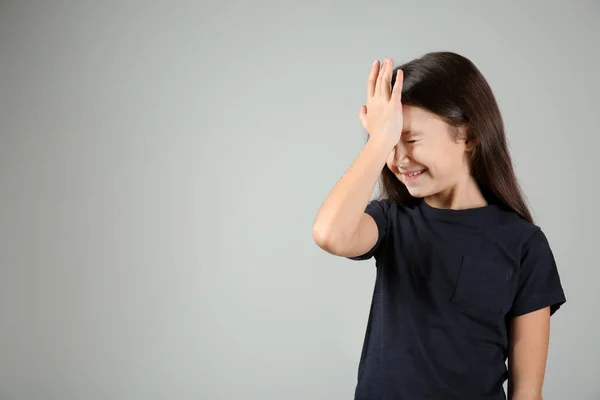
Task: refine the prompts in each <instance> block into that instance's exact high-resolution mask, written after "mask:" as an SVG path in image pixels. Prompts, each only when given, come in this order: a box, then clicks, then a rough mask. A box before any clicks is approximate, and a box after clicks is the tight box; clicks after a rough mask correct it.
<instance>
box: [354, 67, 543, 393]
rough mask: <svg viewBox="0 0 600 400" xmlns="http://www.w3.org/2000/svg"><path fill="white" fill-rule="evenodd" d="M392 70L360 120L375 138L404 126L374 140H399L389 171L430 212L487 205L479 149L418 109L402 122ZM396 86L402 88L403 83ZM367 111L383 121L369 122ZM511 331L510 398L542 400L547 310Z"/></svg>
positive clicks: (375, 87)
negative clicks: (478, 174) (473, 156)
mask: <svg viewBox="0 0 600 400" xmlns="http://www.w3.org/2000/svg"><path fill="white" fill-rule="evenodd" d="M386 61H387V60H386ZM390 61H391V60H390ZM387 65H389V64H387ZM391 69H392V68H391V67H388V68H387V71H386V69H385V68H384V69H383V70H382V71H381V72H382V74H383V76H378V73H379V68H376V67H374V68H373V70H372V72H371V76H370V78H369V85H371V86H369V88H368V93H369V95H372V96H374V97H377V96H379V98H380V102H377V101H371V104H372V105H371V106H363V107H364V108H363V109H361V114H360V117H361V121H362V122H363V126H364V127H365V128H366V129H367V131H368V132H373V130H368V128H369V127H381V129H385V128H386V127H388V128H389V129H391V128H393V127H394V126H399V125H398V123H399V121H400V122H401V125H402V131H401V134H400V137H399V138H397V137H395V136H394V135H393V134H392V133H391V132H389V131H388V132H386V133H383V132H379V135H376V136H377V137H379V138H382V137H384V138H387V139H389V140H391V141H392V142H393V141H394V140H397V142H395V144H394V145H393V150H392V152H391V153H390V155H389V157H388V159H387V166H388V167H389V169H390V170H391V171H392V172H393V173H394V174H395V176H396V177H397V178H398V180H399V181H400V182H402V183H403V184H404V185H405V186H406V187H407V189H408V191H409V192H410V194H411V195H412V196H413V197H417V198H423V199H424V200H425V201H426V202H427V204H429V205H430V206H432V207H436V208H448V209H467V208H475V207H482V206H485V205H487V202H486V200H485V198H484V197H483V195H482V193H481V191H480V189H479V187H478V185H477V182H476V181H475V179H474V178H473V177H472V176H471V174H470V165H469V153H470V152H471V151H472V150H473V148H474V146H475V144H474V143H468V142H467V141H466V140H465V137H466V136H465V132H464V130H459V135H458V138H453V136H452V133H451V132H452V130H451V127H450V126H449V125H448V124H447V123H446V122H444V121H443V120H442V119H440V118H439V117H437V116H436V115H435V114H433V113H431V112H428V111H426V110H424V109H421V108H418V107H412V106H401V113H402V118H401V119H399V115H398V112H399V110H398V109H395V108H394V107H395V106H394V105H389V103H390V102H393V101H399V94H397V88H396V86H398V85H394V89H396V90H395V91H394V93H396V96H394V95H393V93H390V92H389V81H390V78H391ZM386 74H387V75H386ZM398 82H399V83H400V84H402V81H401V80H399V81H398ZM386 86H387V87H386ZM386 102H387V103H386ZM378 106H379V107H380V108H384V107H387V109H386V111H388V112H387V113H386V112H379V111H378V110H377V107H378ZM367 107H369V112H371V111H373V114H375V116H374V118H378V119H379V121H375V122H371V121H368V119H367ZM393 109H395V110H396V113H395V114H394V113H393V112H390V111H389V110H393ZM386 121H387V122H386ZM369 122H371V123H369ZM422 170H424V172H423V173H422V174H421V175H420V176H418V177H417V178H416V179H410V178H409V177H408V176H407V175H406V173H407V172H409V171H422ZM509 329H510V332H511V341H510V344H509V356H508V364H509V381H508V389H509V390H508V396H509V397H508V398H509V399H510V400H541V399H542V385H543V380H544V374H545V368H546V359H547V354H548V342H549V335H550V311H549V308H548V307H547V308H545V309H542V310H538V311H535V312H532V313H528V314H525V315H522V316H519V317H516V318H514V319H513V320H512V321H511V323H510V326H509Z"/></svg>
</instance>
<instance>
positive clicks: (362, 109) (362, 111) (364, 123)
mask: <svg viewBox="0 0 600 400" xmlns="http://www.w3.org/2000/svg"><path fill="white" fill-rule="evenodd" d="M358 117H359V118H360V122H361V124H362V126H363V128H365V130H367V106H365V105H364V104H363V105H361V106H360V112H359V113H358Z"/></svg>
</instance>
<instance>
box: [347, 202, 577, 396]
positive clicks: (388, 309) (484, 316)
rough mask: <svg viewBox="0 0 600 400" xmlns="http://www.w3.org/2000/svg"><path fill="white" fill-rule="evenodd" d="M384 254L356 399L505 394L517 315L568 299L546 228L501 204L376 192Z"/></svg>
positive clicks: (376, 251) (373, 253)
mask: <svg viewBox="0 0 600 400" xmlns="http://www.w3.org/2000/svg"><path fill="white" fill-rule="evenodd" d="M365 212H366V213H368V214H370V215H371V216H372V217H373V219H374V220H375V222H376V223H377V227H378V230H379V237H378V239H377V243H376V244H375V246H374V247H373V248H372V249H371V250H370V251H369V252H367V253H366V254H364V255H361V256H358V257H351V258H350V259H353V260H367V259H370V258H371V257H374V258H375V261H376V266H377V268H376V274H377V275H376V280H375V288H374V292H373V299H372V303H371V309H370V312H369V319H368V323H367V329H366V335H365V339H364V344H363V348H362V352H361V357H360V363H359V366H358V382H357V386H356V390H355V399H356V400H380V399H386V400H387V399H390V400H392V399H393V400H425V399H436V400H440V399H443V400H452V399H457V400H458V399H460V400H504V399H506V395H505V392H504V388H503V386H502V385H503V383H504V382H505V381H506V379H507V377H508V372H507V369H506V364H505V362H506V359H507V352H508V342H509V337H508V333H509V325H508V324H509V322H510V319H511V318H513V317H516V316H519V315H522V314H525V313H528V312H532V311H535V310H538V309H541V308H544V307H546V306H550V311H551V314H554V313H555V312H556V310H557V309H558V308H559V307H560V306H561V305H562V304H563V303H564V302H565V301H566V298H565V294H564V292H563V288H562V286H561V281H560V277H559V274H558V270H557V267H556V264H555V261H554V257H553V254H552V251H551V250H550V246H549V244H548V240H547V238H546V236H545V235H544V233H543V232H542V230H541V229H540V228H539V227H538V226H536V225H535V224H532V223H530V222H528V221H525V220H524V219H522V218H520V217H519V216H518V215H517V214H516V213H514V212H512V211H510V210H507V209H504V208H503V207H501V206H499V205H493V204H490V205H488V206H485V207H480V208H472V209H466V210H450V209H439V208H433V207H431V206H429V205H428V204H427V203H426V202H425V201H423V200H420V201H419V202H418V203H417V204H416V205H414V206H402V205H398V204H393V203H391V202H390V201H388V200H372V201H371V202H369V204H368V205H367V208H366V210H365Z"/></svg>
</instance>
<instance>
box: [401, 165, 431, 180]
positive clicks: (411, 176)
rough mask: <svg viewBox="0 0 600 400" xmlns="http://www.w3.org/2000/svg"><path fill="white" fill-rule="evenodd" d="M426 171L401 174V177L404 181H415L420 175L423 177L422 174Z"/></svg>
mask: <svg viewBox="0 0 600 400" xmlns="http://www.w3.org/2000/svg"><path fill="white" fill-rule="evenodd" d="M425 171H427V168H425V169H422V170H419V171H409V172H403V173H402V176H403V177H404V179H406V180H407V181H413V180H415V179H417V178H418V177H420V176H421V175H423V173H424V172H425Z"/></svg>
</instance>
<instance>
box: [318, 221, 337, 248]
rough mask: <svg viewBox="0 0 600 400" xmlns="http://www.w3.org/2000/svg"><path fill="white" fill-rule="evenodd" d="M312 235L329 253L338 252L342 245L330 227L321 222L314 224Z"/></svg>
mask: <svg viewBox="0 0 600 400" xmlns="http://www.w3.org/2000/svg"><path fill="white" fill-rule="evenodd" d="M312 237H313V240H314V242H315V243H316V244H317V246H319V247H320V248H321V249H323V250H325V251H326V252H328V253H331V254H336V252H337V250H338V249H339V247H340V246H339V244H338V243H337V242H338V241H337V240H336V239H335V235H333V234H332V233H331V231H330V230H329V229H327V228H326V227H323V226H321V225H319V224H314V225H313V229H312Z"/></svg>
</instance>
